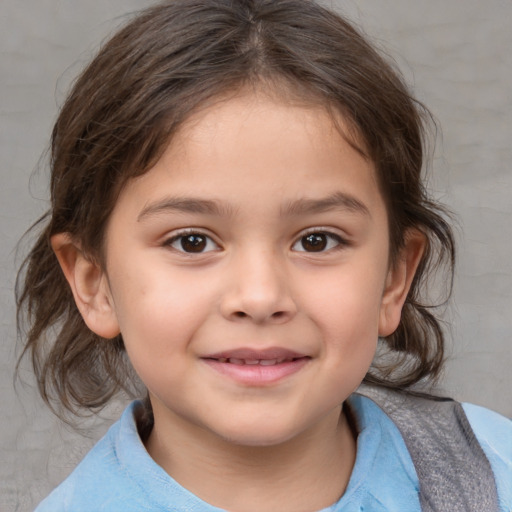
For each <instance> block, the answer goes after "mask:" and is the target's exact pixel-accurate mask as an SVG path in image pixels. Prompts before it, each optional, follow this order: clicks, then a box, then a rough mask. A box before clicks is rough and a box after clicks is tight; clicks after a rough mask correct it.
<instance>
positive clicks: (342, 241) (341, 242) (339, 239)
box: [292, 226, 350, 254]
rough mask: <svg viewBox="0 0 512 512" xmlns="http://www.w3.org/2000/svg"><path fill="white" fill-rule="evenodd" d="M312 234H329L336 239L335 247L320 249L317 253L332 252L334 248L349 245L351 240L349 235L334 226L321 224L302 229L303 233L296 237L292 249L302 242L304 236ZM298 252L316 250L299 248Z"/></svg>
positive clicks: (328, 235)
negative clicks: (328, 226) (344, 234)
mask: <svg viewBox="0 0 512 512" xmlns="http://www.w3.org/2000/svg"><path fill="white" fill-rule="evenodd" d="M312 234H322V235H325V236H327V237H328V238H330V239H331V240H335V241H336V246H335V247H330V248H327V249H324V250H322V251H318V252H317V253H316V254H322V253H326V252H330V251H333V250H334V251H335V250H337V249H341V248H343V247H347V246H348V245H350V243H349V241H348V240H347V237H345V236H343V235H341V234H340V233H339V232H336V231H335V230H333V229H332V228H326V227H321V226H319V227H314V228H309V229H306V230H304V231H302V232H301V233H299V235H298V236H297V237H296V238H295V241H294V242H293V244H292V250H293V248H294V247H295V246H296V245H297V244H300V242H301V240H302V239H303V238H304V237H306V236H308V235H312ZM297 252H305V253H308V254H315V252H314V251H306V250H300V249H299V250H297Z"/></svg>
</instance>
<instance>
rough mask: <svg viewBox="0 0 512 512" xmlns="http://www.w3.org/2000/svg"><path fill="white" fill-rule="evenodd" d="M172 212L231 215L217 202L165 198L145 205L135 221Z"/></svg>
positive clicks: (187, 198)
mask: <svg viewBox="0 0 512 512" xmlns="http://www.w3.org/2000/svg"><path fill="white" fill-rule="evenodd" d="M172 212H174V213H197V214H206V215H218V216H231V215H232V214H233V212H232V209H231V208H229V207H228V206H226V205H223V204H221V203H219V202H218V201H213V200H210V199H200V198H195V197H166V198H164V199H162V200H160V201H155V202H153V203H149V204H148V205H146V206H145V207H144V208H143V209H142V211H141V212H140V213H139V215H138V216H137V221H138V222H140V221H141V220H144V219H145V218H146V217H153V216H155V215H159V214H163V213H172Z"/></svg>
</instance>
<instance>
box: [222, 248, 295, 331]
mask: <svg viewBox="0 0 512 512" xmlns="http://www.w3.org/2000/svg"><path fill="white" fill-rule="evenodd" d="M228 281H229V283H228V286H227V288H226V289H225V293H224V295H223V298H222V302H221V310H222V311H221V312H222V315H223V316H224V317H225V318H227V319H228V320H230V321H251V322H253V323H257V324H264V323H275V324H280V323H286V322H288V321H289V320H291V319H292V318H293V317H294V316H295V314H296V313H297V307H296V303H295V301H294V299H293V297H292V291H291V285H292V283H291V278H290V276H289V272H288V271H287V268H286V264H285V262H283V261H281V260H280V259H279V258H278V257H276V256H275V255H273V254H271V253H268V252H267V253H265V252H264V251H258V252H255V251H252V252H251V254H240V255H239V256H238V257H237V258H236V261H231V262H230V270H229V278H228Z"/></svg>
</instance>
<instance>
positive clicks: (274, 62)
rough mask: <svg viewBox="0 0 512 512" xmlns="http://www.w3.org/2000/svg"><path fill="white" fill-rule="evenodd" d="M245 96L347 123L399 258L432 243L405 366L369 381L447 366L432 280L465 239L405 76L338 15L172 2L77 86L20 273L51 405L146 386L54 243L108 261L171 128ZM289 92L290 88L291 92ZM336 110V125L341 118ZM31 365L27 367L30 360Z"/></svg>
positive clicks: (395, 339)
mask: <svg viewBox="0 0 512 512" xmlns="http://www.w3.org/2000/svg"><path fill="white" fill-rule="evenodd" d="M246 86H255V87H262V86H264V87H266V88H269V90H270V89H273V90H274V91H277V92H278V93H279V94H281V95H283V97H284V98H286V95H287V94H291V95H292V96H293V97H301V98H304V99H306V100H307V101H314V102H318V104H320V105H324V106H325V107H327V108H328V109H329V110H330V111H331V112H333V114H336V115H338V116H339V114H341V116H342V118H343V120H344V122H345V123H348V126H349V130H350V132H351V133H349V134H345V135H348V139H351V140H352V141H355V140H357V141H361V142H362V146H358V149H359V150H361V151H363V152H364V153H365V156H366V157H367V158H369V159H370V160H371V161H372V162H373V163H374V164H375V168H376V174H377V178H378V182H379V186H380V188H381V191H382V194H383V197H384V200H385V202H386V206H387V210H388V216H389V227H390V247H391V254H390V259H391V261H392V262H393V261H395V260H396V258H397V256H398V254H399V252H400V249H401V248H402V247H403V245H404V243H405V237H406V236H407V233H408V232H409V230H411V229H417V230H420V231H421V232H422V233H423V234H424V236H425V237H426V239H427V246H426V251H425V254H424V255H423V258H422V261H421V262H420V265H419V268H418V271H417V274H416V276H415V278H414V281H413V283H412V287H411V290H410V292H409V295H408V298H407V300H406V303H405V306H404V308H403V312H402V320H401V323H400V326H399V327H398V329H397V330H396V331H395V332H394V333H393V334H392V335H390V336H388V337H387V338H386V339H385V340H383V341H384V343H385V344H386V345H387V346H388V347H389V352H390V354H391V355H392V356H393V357H391V361H389V358H387V359H386V361H388V362H386V363H385V364H384V363H380V362H379V361H378V360H377V361H376V364H375V366H374V368H373V369H371V370H370V372H369V373H368V375H367V376H366V380H367V381H369V382H373V383H377V384H379V385H382V386H388V387H399V388H407V387H410V386H412V385H413V384H416V383H418V382H420V381H422V380H425V379H434V378H435V377H436V376H437V375H439V372H440V370H441V368H442V363H443V353H444V351H443V348H444V334H443V330H442V328H441V324H440V321H439V320H438V319H437V318H436V316H435V315H434V313H433V309H432V307H433V306H431V305H429V304H428V302H425V301H424V300H422V297H421V292H422V290H423V288H424V285H425V281H426V280H427V279H428V278H429V277H430V276H431V274H432V273H433V272H435V271H436V270H437V269H441V268H446V269H447V272H448V275H449V278H448V281H449V282H451V279H452V277H451V276H452V275H453V266H454V261H455V244H454V238H453V235H452V232H451V229H450V226H449V225H448V223H447V222H446V220H445V214H444V210H443V209H442V208H441V207H440V206H439V205H437V204H436V203H435V202H433V201H432V200H430V199H429V197H428V195H427V193H426V191H425V189H424V186H423V183H422V172H423V170H424V169H423V168H424V165H423V163H424V162H423V160H424V152H425V141H424V138H425V135H424V134H425V133H426V127H427V125H428V124H429V123H430V122H431V116H430V114H429V113H428V111H427V110H426V109H425V108H424V107H423V106H422V105H421V104H419V103H418V102H417V101H415V100H414V99H413V98H412V97H411V95H410V94H409V92H408V89H407V87H406V86H405V84H404V82H403V80H402V78H401V76H400V74H399V73H398V71H396V70H395V69H394V66H393V65H392V64H390V63H389V62H387V61H386V60H385V59H384V58H383V57H382V56H381V55H379V53H378V52H377V51H376V50H375V49H374V48H373V47H372V46H371V45H370V44H369V43H368V42H367V40H366V39H365V38H364V37H363V36H362V35H361V34H360V33H359V32H358V31H357V30H356V29H355V28H354V27H353V26H352V25H351V24H349V23H348V22H347V21H345V20H344V19H343V18H342V17H340V16H339V15H337V14H335V13H333V12H331V11H329V10H327V9H325V8H323V7H321V6H319V5H318V4H316V3H315V2H313V1H310V0H239V1H236V2H233V1H232V0H174V1H172V2H171V1H168V2H164V3H162V4H159V5H156V6H154V7H151V8H149V9H146V10H145V11H142V12H141V13H140V14H139V15H137V16H136V17H135V18H134V19H133V20H132V21H130V22H129V23H128V24H127V25H126V26H125V27H124V28H122V29H121V30H120V31H119V32H118V33H117V34H116V35H115V36H114V37H112V39H110V41H108V42H107V43H106V44H105V45H104V46H103V47H102V48H101V50H100V52H99V53H98V55H97V56H96V57H95V58H94V59H93V60H92V62H91V63H90V64H89V66H88V67H87V68H86V69H85V71H84V72H83V73H82V74H81V75H80V76H79V77H78V79H77V80H76V82H75V84H74V87H73V88H72V90H71V92H70V94H69V96H68V98H67V100H66V102H65V103H64V105H63V107H62V109H61V112H60V115H59V117H58V119H57V122H56V123H55V126H54V129H53V133H52V139H51V171H52V173H51V207H50V210H49V212H48V213H47V214H46V215H45V216H44V217H43V218H42V219H41V221H40V222H38V223H36V225H35V227H36V228H37V229H39V228H40V226H42V225H44V228H43V229H42V231H41V233H40V235H39V238H38V240H37V241H36V243H35V245H34V247H33V249H32V250H31V252H30V253H29V254H28V256H27V258H26V260H25V262H24V264H23V266H22V269H21V270H20V273H19V275H18V283H17V305H18V326H19V332H20V333H21V332H22V330H23V326H27V332H26V343H25V346H24V350H23V353H22V357H23V355H25V354H30V355H31V358H32V365H33V367H34V370H35V374H36V376H37V381H38V385H39V389H40V392H41V394H42V396H43V398H44V399H45V401H46V402H47V403H49V404H50V405H52V404H62V405H63V406H64V407H65V408H66V409H68V410H70V411H73V412H76V411H78V410H79V409H80V408H82V407H85V408H89V409H96V408H100V407H102V406H103V405H105V404H106V403H107V402H108V401H109V400H110V398H111V397H113V396H114V395H115V394H116V393H117V392H118V391H120V390H125V391H128V392H130V393H132V392H134V389H136V379H134V378H133V371H132V370H131V368H130V364H129V362H128V360H127V356H126V352H125V349H124V344H123V341H122V337H121V336H118V337H117V338H116V339H113V340H105V339H102V338H100V337H98V336H97V335H95V334H94V333H92V332H91V331H90V330H89V329H88V328H87V326H86V325H85V323H84V322H83V320H82V318H81V316H80V313H79V311H78V309H77V307H76V305H75V303H74V300H73V297H72V294H71V291H70V288H69V286H68V284H67V282H66V280H65V278H64V275H63V273H62V271H61V269H60V267H59V264H58V261H57V258H56V257H55V255H54V253H53V251H52V248H51V244H50V238H51V236H52V235H54V234H56V233H63V232H66V233H69V234H70V236H71V237H72V238H73V239H74V240H76V241H77V242H79V244H80V247H81V248H82V250H83V251H84V252H85V253H86V254H87V255H89V257H91V258H94V259H95V260H97V261H98V262H100V263H102V262H103V251H102V249H103V242H104V240H103V237H104V234H105V231H106V225H107V222H108V219H109V217H110V214H111V212H112V210H113V208H114V206H115V203H116V200H117V197H118V195H119V193H120V191H121V190H122V188H123V186H124V184H125V183H126V182H127V181H128V180H129V179H131V178H134V177H136V176H139V175H142V174H144V173H145V172H147V171H148V170H149V169H150V168H151V167H152V166H153V165H154V164H155V163H156V161H158V159H159V158H160V156H161V154H162V153H163V151H164V150H165V148H166V147H167V145H168V144H169V142H170V141H172V137H173V134H174V133H176V131H177V130H178V129H179V128H180V126H181V125H182V124H183V122H185V121H186V120H187V119H188V118H189V116H190V115H191V114H192V113H194V112H196V111H197V110H198V109H200V108H202V106H204V105H207V104H209V103H210V102H212V101H215V100H216V99H218V98H221V97H222V96H223V95H224V96H225V95H226V94H230V93H231V92H235V91H237V90H240V88H243V87H246ZM279 91H280V92H279ZM334 117H335V116H334V115H333V118H334ZM20 359H21V358H20Z"/></svg>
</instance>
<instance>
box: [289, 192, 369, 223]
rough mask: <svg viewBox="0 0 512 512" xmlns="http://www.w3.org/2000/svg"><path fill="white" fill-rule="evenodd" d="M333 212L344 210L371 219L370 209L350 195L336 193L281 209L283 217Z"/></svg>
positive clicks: (290, 204) (299, 200)
mask: <svg viewBox="0 0 512 512" xmlns="http://www.w3.org/2000/svg"><path fill="white" fill-rule="evenodd" d="M331 210H343V211H349V212H353V213H359V214H362V215H365V216H368V217H371V214H370V210H369V209H368V207H367V206H366V205H365V204H364V203H363V202H361V201H360V200H359V199H356V198H355V197H354V196H351V195H350V194H345V193H344V192H335V193H334V194H331V195H329V196H327V197H324V198H320V199H298V200H297V201H292V202H290V203H289V204H287V205H286V206H284V207H283V208H281V215H283V216H291V215H304V214H311V213H323V212H327V211H331Z"/></svg>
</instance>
